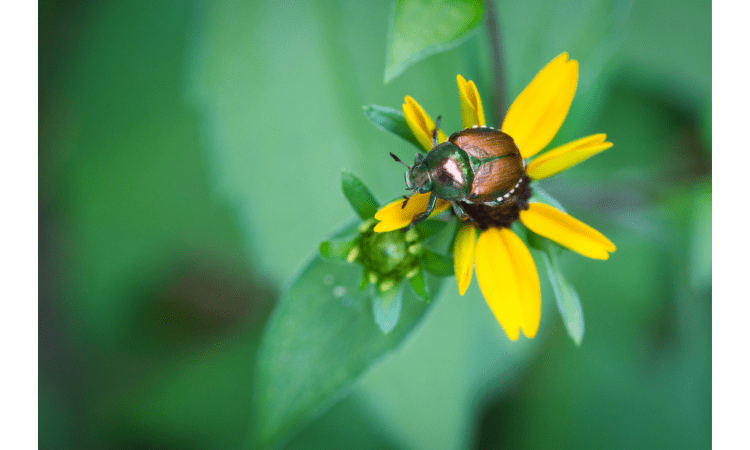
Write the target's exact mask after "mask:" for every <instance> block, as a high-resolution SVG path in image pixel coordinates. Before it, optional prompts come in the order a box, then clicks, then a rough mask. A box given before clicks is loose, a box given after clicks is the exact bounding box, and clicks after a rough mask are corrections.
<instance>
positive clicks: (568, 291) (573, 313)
mask: <svg viewBox="0 0 750 450" xmlns="http://www.w3.org/2000/svg"><path fill="white" fill-rule="evenodd" d="M542 239H545V238H542ZM545 241H547V242H548V245H547V249H546V251H544V252H543V253H542V257H543V259H544V264H545V265H546V266H547V276H548V277H549V281H550V283H551V284H552V289H553V290H554V291H555V299H556V300H557V308H558V309H559V310H560V315H562V321H563V323H564V324H565V330H566V331H567V332H568V336H570V337H571V339H573V342H575V344H576V345H581V342H583V332H584V322H583V307H582V306H581V299H580V297H578V292H576V290H575V288H574V287H573V286H572V285H571V284H569V283H568V282H567V281H566V280H565V277H564V276H563V273H562V269H561V268H560V263H559V260H558V254H559V253H560V250H561V249H560V247H559V246H558V245H557V244H555V243H553V242H551V241H549V240H548V239H545Z"/></svg>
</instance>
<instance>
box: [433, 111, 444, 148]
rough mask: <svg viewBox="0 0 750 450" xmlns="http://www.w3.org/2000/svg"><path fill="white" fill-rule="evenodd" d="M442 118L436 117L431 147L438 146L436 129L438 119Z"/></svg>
mask: <svg viewBox="0 0 750 450" xmlns="http://www.w3.org/2000/svg"><path fill="white" fill-rule="evenodd" d="M442 117H443V116H437V120H436V121H435V129H434V130H432V146H433V147H436V146H437V145H438V141H437V132H438V129H439V128H440V119H441V118H442Z"/></svg>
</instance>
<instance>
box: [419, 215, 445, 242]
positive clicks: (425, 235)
mask: <svg viewBox="0 0 750 450" xmlns="http://www.w3.org/2000/svg"><path fill="white" fill-rule="evenodd" d="M446 226H448V222H445V221H443V220H425V221H423V222H419V223H418V224H416V225H415V226H414V228H416V229H417V232H418V233H419V235H420V236H421V237H422V241H423V242H424V241H427V240H428V239H430V238H432V237H434V236H435V235H437V234H438V233H440V232H441V231H443V230H444V229H445V227H446Z"/></svg>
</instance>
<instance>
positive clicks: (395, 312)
mask: <svg viewBox="0 0 750 450" xmlns="http://www.w3.org/2000/svg"><path fill="white" fill-rule="evenodd" d="M403 298H404V283H403V282H402V283H399V284H398V285H397V286H394V287H392V288H391V289H388V290H387V291H385V292H377V293H376V294H375V295H374V296H373V298H372V315H373V316H375V323H376V324H377V325H378V327H379V328H380V331H382V332H383V333H385V334H388V333H390V332H391V330H393V328H394V327H395V326H396V324H397V323H398V317H399V316H400V315H401V303H402V301H403Z"/></svg>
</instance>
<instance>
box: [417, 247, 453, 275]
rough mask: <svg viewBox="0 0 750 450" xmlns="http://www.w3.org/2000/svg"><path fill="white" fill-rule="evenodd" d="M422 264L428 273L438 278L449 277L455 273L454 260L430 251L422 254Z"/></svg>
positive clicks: (427, 250) (426, 250)
mask: <svg viewBox="0 0 750 450" xmlns="http://www.w3.org/2000/svg"><path fill="white" fill-rule="evenodd" d="M422 263H423V264H424V269H425V270H426V271H428V272H430V273H431V274H433V275H435V276H438V277H449V276H451V275H453V274H454V273H455V269H454V267H453V258H451V257H449V256H445V255H441V254H440V253H435V252H433V251H432V250H429V249H425V250H424V253H422Z"/></svg>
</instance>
